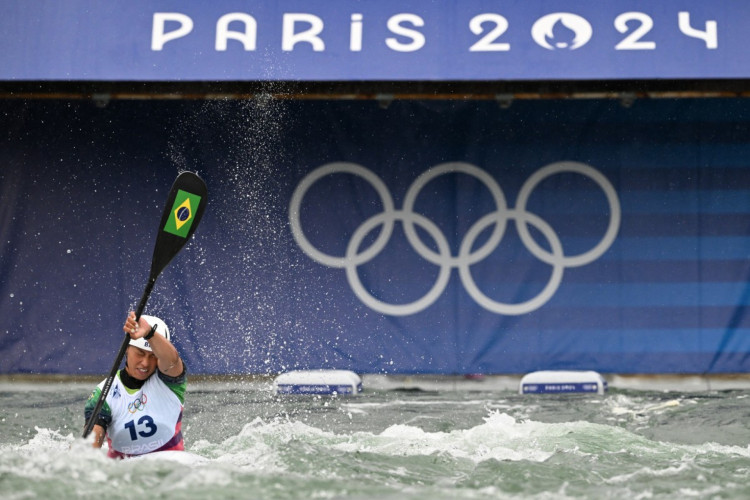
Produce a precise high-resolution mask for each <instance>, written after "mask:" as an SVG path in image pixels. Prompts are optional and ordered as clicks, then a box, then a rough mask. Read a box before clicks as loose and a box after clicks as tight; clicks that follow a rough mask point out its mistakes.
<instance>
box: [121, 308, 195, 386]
mask: <svg viewBox="0 0 750 500" xmlns="http://www.w3.org/2000/svg"><path fill="white" fill-rule="evenodd" d="M134 326H136V324H135V313H134V312H133V311H131V312H130V314H129V315H128V319H127V321H126V322H125V326H124V327H123V330H124V331H125V332H130V331H131V329H132V328H133V327H134ZM150 331H151V325H149V324H148V322H147V321H146V320H145V319H143V318H138V328H136V331H135V333H130V338H132V339H138V338H141V337H144V336H146V335H148V332H150ZM148 343H149V345H150V346H151V352H153V353H154V356H156V359H157V367H158V368H159V371H160V372H162V373H163V374H164V375H168V376H170V377H178V376H180V375H182V372H183V366H182V359H180V355H179V353H178V352H177V349H175V346H173V345H172V343H171V342H170V341H169V340H167V339H166V338H165V337H164V336H163V335H159V334H158V333H155V334H154V336H153V337H151V338H150V339H149V340H148Z"/></svg>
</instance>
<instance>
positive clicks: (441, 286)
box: [289, 161, 621, 316]
mask: <svg viewBox="0 0 750 500" xmlns="http://www.w3.org/2000/svg"><path fill="white" fill-rule="evenodd" d="M564 172H571V173H576V174H580V175H583V176H585V177H588V178H590V179H591V180H593V181H594V182H595V183H596V184H597V185H598V186H599V187H600V188H601V189H602V191H603V192H604V195H605V196H606V198H607V203H608V205H609V224H608V226H607V229H606V231H605V233H604V236H603V237H602V239H601V240H600V241H599V243H597V244H596V245H595V246H594V247H593V248H591V249H590V250H588V251H586V252H583V253H581V254H579V255H571V256H566V255H565V254H564V252H563V247H562V243H561V242H560V238H559V237H558V235H557V233H556V232H555V231H554V229H553V228H552V227H551V226H550V225H549V224H548V223H547V222H546V221H544V220H543V219H542V218H541V217H539V216H538V215H536V214H533V213H531V212H528V211H527V210H526V204H527V203H528V200H529V197H530V196H531V193H532V192H533V190H534V188H536V186H537V185H539V183H540V182H542V181H543V180H545V179H546V178H548V177H550V176H552V175H555V174H559V173H564ZM337 173H346V174H351V175H355V176H358V177H361V178H362V179H364V180H365V181H367V182H368V183H369V184H370V185H371V186H372V187H373V188H374V189H375V191H376V192H377V194H378V196H379V197H380V201H381V203H382V206H383V211H382V212H381V213H379V214H377V215H374V216H372V217H370V218H369V219H367V220H366V221H364V222H363V223H362V224H361V225H360V226H359V227H358V228H357V229H356V230H355V231H354V233H353V234H352V236H351V239H350V240H349V243H348V245H347V248H346V254H345V255H344V256H343V257H337V256H333V255H329V254H326V253H324V252H322V251H320V250H319V249H317V248H315V247H314V246H313V245H312V244H311V243H310V241H309V240H308V239H307V237H306V236H305V233H304V231H303V230H302V224H301V220H300V208H301V206H302V200H303V199H304V196H305V194H306V193H307V191H308V190H309V189H310V187H311V186H312V185H313V184H314V183H315V182H317V181H318V180H320V179H321V178H323V177H325V176H327V175H330V174H337ZM449 173H462V174H467V175H470V176H472V177H475V178H476V179H478V180H479V181H480V182H481V183H482V184H484V185H485V186H486V187H487V189H488V190H489V192H490V194H491V196H492V198H493V200H494V203H495V210H494V211H493V212H490V213H488V214H486V215H484V216H482V217H480V218H479V220H478V221H477V222H475V223H474V224H473V225H472V226H471V227H470V228H469V230H468V231H467V232H466V235H465V236H464V238H463V240H462V241H461V244H460V248H459V251H458V255H456V256H453V255H452V254H451V251H450V246H449V244H448V239H447V238H446V237H445V235H444V234H443V233H442V231H441V230H440V228H439V227H438V226H437V225H436V224H435V223H434V222H432V221H431V220H429V219H428V218H426V217H424V216H423V215H421V214H418V213H416V212H414V204H415V202H416V199H417V197H418V195H419V193H420V192H421V190H422V188H424V186H425V185H426V184H427V183H428V182H430V181H431V180H433V179H434V178H436V177H438V176H441V175H444V174H449ZM620 218H621V210H620V201H619V199H618V197H617V193H616V191H615V189H614V187H613V186H612V184H611V183H610V182H609V180H608V179H607V178H606V177H605V176H604V175H603V174H602V173H601V172H599V171H598V170H596V169H595V168H593V167H591V166H589V165H586V164H584V163H578V162H572V161H562V162H556V163H552V164H549V165H547V166H545V167H543V168H541V169H539V170H538V171H536V172H535V173H534V174H533V175H532V176H531V177H529V178H528V179H527V180H526V182H525V183H524V184H523V186H522V187H521V190H520V191H519V194H518V199H517V200H516V206H515V207H514V208H509V207H508V205H507V202H506V199H505V195H504V194H503V191H502V189H501V188H500V186H499V185H498V184H497V182H495V179H493V178H492V177H491V176H490V175H489V174H488V173H487V172H485V171H484V170H482V169H480V168H479V167H476V166H474V165H471V164H469V163H464V162H449V163H443V164H440V165H437V166H435V167H433V168H431V169H429V170H427V171H425V172H424V173H422V174H421V175H420V176H419V177H418V178H417V179H416V180H415V181H414V182H413V183H412V185H411V186H409V189H408V190H407V192H406V196H405V198H404V206H403V208H402V209H401V210H396V209H395V207H394V203H393V198H392V197H391V193H390V191H389V190H388V188H387V187H386V185H385V183H384V182H383V181H382V180H381V179H380V178H379V177H378V176H377V175H375V174H374V173H373V172H372V171H370V170H368V169H366V168H365V167H362V166H361V165H357V164H355V163H347V162H336V163H329V164H326V165H323V166H321V167H319V168H317V169H315V170H313V171H312V172H310V173H309V174H308V175H307V176H305V177H304V178H303V179H302V181H300V183H299V184H298V185H297V188H296V189H295V190H294V193H293V195H292V199H291V201H290V203H289V223H290V226H291V230H292V235H293V236H294V239H295V241H296V242H297V244H298V245H299V246H300V248H301V249H302V251H303V252H305V254H307V255H308V256H309V257H310V258H312V259H313V260H315V261H316V262H319V263H321V264H323V265H326V266H329V267H335V268H343V269H345V270H346V277H347V280H348V282H349V286H350V287H351V288H352V291H353V292H354V293H355V295H356V296H357V297H358V298H359V299H360V300H361V301H362V302H363V303H364V304H365V305H367V306H368V307H370V308H371V309H373V310H375V311H377V312H380V313H382V314H388V315H391V316H406V315H410V314H415V313H418V312H420V311H422V310H424V309H426V308H427V307H429V306H430V305H431V304H432V303H433V302H435V301H436V300H437V299H438V297H439V296H440V295H441V294H442V293H443V291H444V290H445V287H446V286H447V285H448V281H449V279H450V272H451V269H452V268H457V269H458V274H459V277H460V278H461V282H462V284H463V286H464V288H465V289H466V291H467V292H468V293H469V295H470V296H471V297H472V298H473V299H474V301H475V302H476V303H477V304H479V305H480V306H482V307H483V308H485V309H487V310H488V311H492V312H495V313H497V314H505V315H520V314H526V313H529V312H531V311H534V310H536V309H538V308H540V307H542V306H543V305H544V304H546V303H547V301H549V299H550V298H552V296H553V295H554V294H555V292H556V291H557V288H558V287H559V286H560V283H561V282H562V277H563V272H564V270H565V268H566V267H578V266H583V265H586V264H589V263H591V262H593V261H594V260H596V259H598V258H599V257H600V256H601V255H602V254H603V253H604V252H606V251H607V250H608V249H609V247H610V246H611V245H612V243H613V242H614V240H615V238H616V237H617V232H618V231H619V228H620ZM509 220H513V221H514V222H515V224H516V228H517V230H518V234H519V236H520V238H521V241H522V242H523V244H524V245H525V246H526V248H527V249H528V250H529V252H530V253H531V254H532V255H534V256H535V257H536V258H537V259H539V260H541V261H542V262H544V263H546V264H549V265H551V266H552V274H551V276H550V279H549V282H548V283H547V285H546V286H545V287H544V289H543V290H542V291H541V292H539V294H537V295H536V296H535V297H533V298H532V299H530V300H528V301H526V302H522V303H518V304H506V303H503V302H498V301H496V300H493V299H491V298H489V297H487V296H486V295H485V294H484V293H483V292H482V291H481V290H480V289H479V287H478V286H477V284H476V282H475V281H474V278H473V277H472V275H471V269H470V268H471V266H472V265H474V264H476V263H478V262H480V261H482V260H483V259H485V258H486V257H487V256H488V255H490V254H491V253H492V252H493V251H495V249H496V248H497V247H498V245H499V244H500V241H501V240H502V238H503V235H504V234H505V229H506V228H507V225H508V221H509ZM396 221H400V222H401V223H402V224H403V227H404V232H405V234H406V238H407V240H408V241H409V244H410V245H411V246H412V247H413V248H414V250H415V251H416V252H417V254H418V255H419V256H421V257H422V258H424V259H425V260H427V261H429V262H430V263H432V264H435V265H436V266H439V268H440V270H439V273H438V277H437V279H436V280H435V283H434V285H433V286H432V288H431V289H430V290H429V291H428V292H427V293H426V294H425V295H424V296H423V297H421V298H420V299H418V300H416V301H414V302H411V303H408V304H389V303H387V302H383V301H380V300H378V299H376V298H375V297H373V296H372V294H371V293H370V292H369V291H367V289H366V288H365V287H364V285H363V284H362V281H361V280H360V278H359V274H358V272H357V267H358V266H360V265H362V264H364V263H366V262H369V261H370V260H372V259H373V258H374V257H375V256H377V255H378V253H380V252H381V251H382V250H383V248H385V246H386V245H387V243H388V240H389V239H390V237H391V234H392V233H393V226H394V223H395V222H396ZM415 225H417V226H420V227H421V228H422V229H423V230H424V231H426V232H427V233H428V234H429V235H430V236H431V237H432V239H433V240H434V242H435V244H436V246H437V252H435V251H434V250H433V249H432V248H430V247H428V246H427V245H425V244H424V243H423V242H422V240H421V239H420V237H419V236H418V234H417V231H416V229H415V227H414V226H415ZM529 225H531V226H534V227H535V228H536V229H537V230H538V231H539V232H540V233H541V235H542V236H543V237H544V238H546V239H547V242H548V243H549V248H550V250H549V251H547V250H545V249H544V248H542V247H541V246H539V244H538V243H537V242H536V241H535V240H534V238H533V237H532V236H531V233H530V232H529V228H528V226H529ZM379 226H382V229H381V231H380V234H379V235H378V236H377V238H375V241H373V242H372V243H371V244H370V246H368V247H367V248H365V249H362V250H360V245H361V244H362V242H363V241H364V239H365V237H366V236H367V235H368V234H369V233H370V232H371V231H372V230H373V229H375V228H377V227H379ZM489 226H494V229H493V230H492V233H491V234H490V237H489V238H488V239H487V241H486V242H485V243H484V244H482V245H481V246H480V247H479V248H477V249H473V248H474V243H475V242H476V240H477V238H478V236H479V235H480V234H482V233H483V231H484V230H485V229H486V228H488V227H489Z"/></svg>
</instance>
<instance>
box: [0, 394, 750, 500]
mask: <svg viewBox="0 0 750 500" xmlns="http://www.w3.org/2000/svg"><path fill="white" fill-rule="evenodd" d="M94 385H95V384H93V383H91V384H90V383H81V382H74V383H70V382H66V383H63V382H48V383H11V382H5V383H0V429H1V432H0V436H1V437H0V489H1V490H2V497H3V498H4V499H6V500H9V499H22V498H50V497H54V498H102V497H105V498H108V499H112V498H127V499H131V500H132V499H133V498H154V497H158V498H212V499H221V498H259V499H307V498H359V499H381V498H392V499H430V500H437V499H451V500H455V499H461V498H510V499H515V498H518V499H531V498H535V499H552V498H555V499H557V498H561V499H564V498H591V499H605V498H618V499H624V498H628V499H634V498H664V499H667V498H668V499H684V498H721V499H730V498H736V499H747V498H750V446H749V445H750V423H749V420H750V419H749V418H748V417H750V391H748V390H726V391H702V392H695V393H683V392H657V391H654V392H651V391H642V390H623V389H610V390H609V392H607V393H606V394H605V395H586V396H584V395H534V396H529V395H526V396H521V395H518V394H516V393H514V392H513V391H504V390H483V389H482V388H481V385H480V386H478V388H477V389H476V390H466V391H464V390H460V391H458V390H434V391H433V390H385V389H368V388H367V385H365V390H364V392H363V393H361V394H359V395H357V396H351V397H318V396H284V397H279V396H276V395H275V394H273V392H272V390H271V384H270V383H266V382H244V383H242V382H195V383H190V384H189V386H188V395H187V400H186V406H185V413H184V420H183V430H184V432H185V442H186V448H187V449H188V450H189V451H190V453H189V454H183V455H181V456H177V457H174V456H173V457H171V458H169V457H165V458H155V459H149V460H125V461H117V460H110V459H107V458H106V457H105V455H104V452H103V451H102V450H94V449H92V448H91V447H90V446H89V444H88V443H86V442H83V440H82V439H81V438H80V435H81V430H82V428H83V415H82V413H83V404H84V402H85V400H86V398H87V397H88V395H89V393H90V391H91V389H92V388H93V386H94Z"/></svg>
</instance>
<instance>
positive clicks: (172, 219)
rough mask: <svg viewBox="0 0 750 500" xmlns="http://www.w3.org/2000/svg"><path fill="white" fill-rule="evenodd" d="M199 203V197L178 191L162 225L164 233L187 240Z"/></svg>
mask: <svg viewBox="0 0 750 500" xmlns="http://www.w3.org/2000/svg"><path fill="white" fill-rule="evenodd" d="M200 202H201V197H200V196H198V195H197V194H193V193H188V192H187V191H183V190H182V189H180V190H178V191H177V196H176V197H175V199H174V205H172V212H171V213H170V214H169V217H168V218H167V223H166V224H165V225H164V231H166V232H168V233H172V234H174V235H177V236H181V237H183V238H187V235H188V232H189V231H190V226H192V225H193V220H195V213H196V212H197V210H198V206H199V205H200Z"/></svg>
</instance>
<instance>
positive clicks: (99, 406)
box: [83, 276, 157, 439]
mask: <svg viewBox="0 0 750 500" xmlns="http://www.w3.org/2000/svg"><path fill="white" fill-rule="evenodd" d="M156 278H157V277H156V276H152V277H151V278H149V280H148V284H147V285H146V289H145V290H144V291H143V295H142V296H141V302H140V303H139V304H138V308H137V309H136V311H135V320H136V322H137V321H138V319H139V318H140V317H141V314H143V310H144V309H145V308H146V302H147V301H148V297H149V295H151V290H153V289H154V284H155V283H156ZM129 344H130V335H128V334H127V333H126V334H125V338H124V339H122V344H121V345H120V350H119V351H118V352H117V357H116V358H115V362H114V363H113V364H112V368H111V369H110V370H109V376H108V377H107V379H106V380H105V381H104V387H102V392H101V394H99V400H98V401H97V402H96V406H95V407H94V411H93V412H92V413H91V417H89V420H88V422H86V427H85V428H84V430H83V439H86V438H87V437H88V436H89V434H90V433H91V431H92V430H93V428H94V425H96V421H97V420H98V419H99V413H100V412H101V411H102V406H104V400H105V399H107V394H109V390H110V389H111V388H112V383H113V382H114V380H115V376H116V375H117V370H118V369H119V368H120V363H121V362H122V358H124V357H125V351H126V350H127V349H128V345H129Z"/></svg>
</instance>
